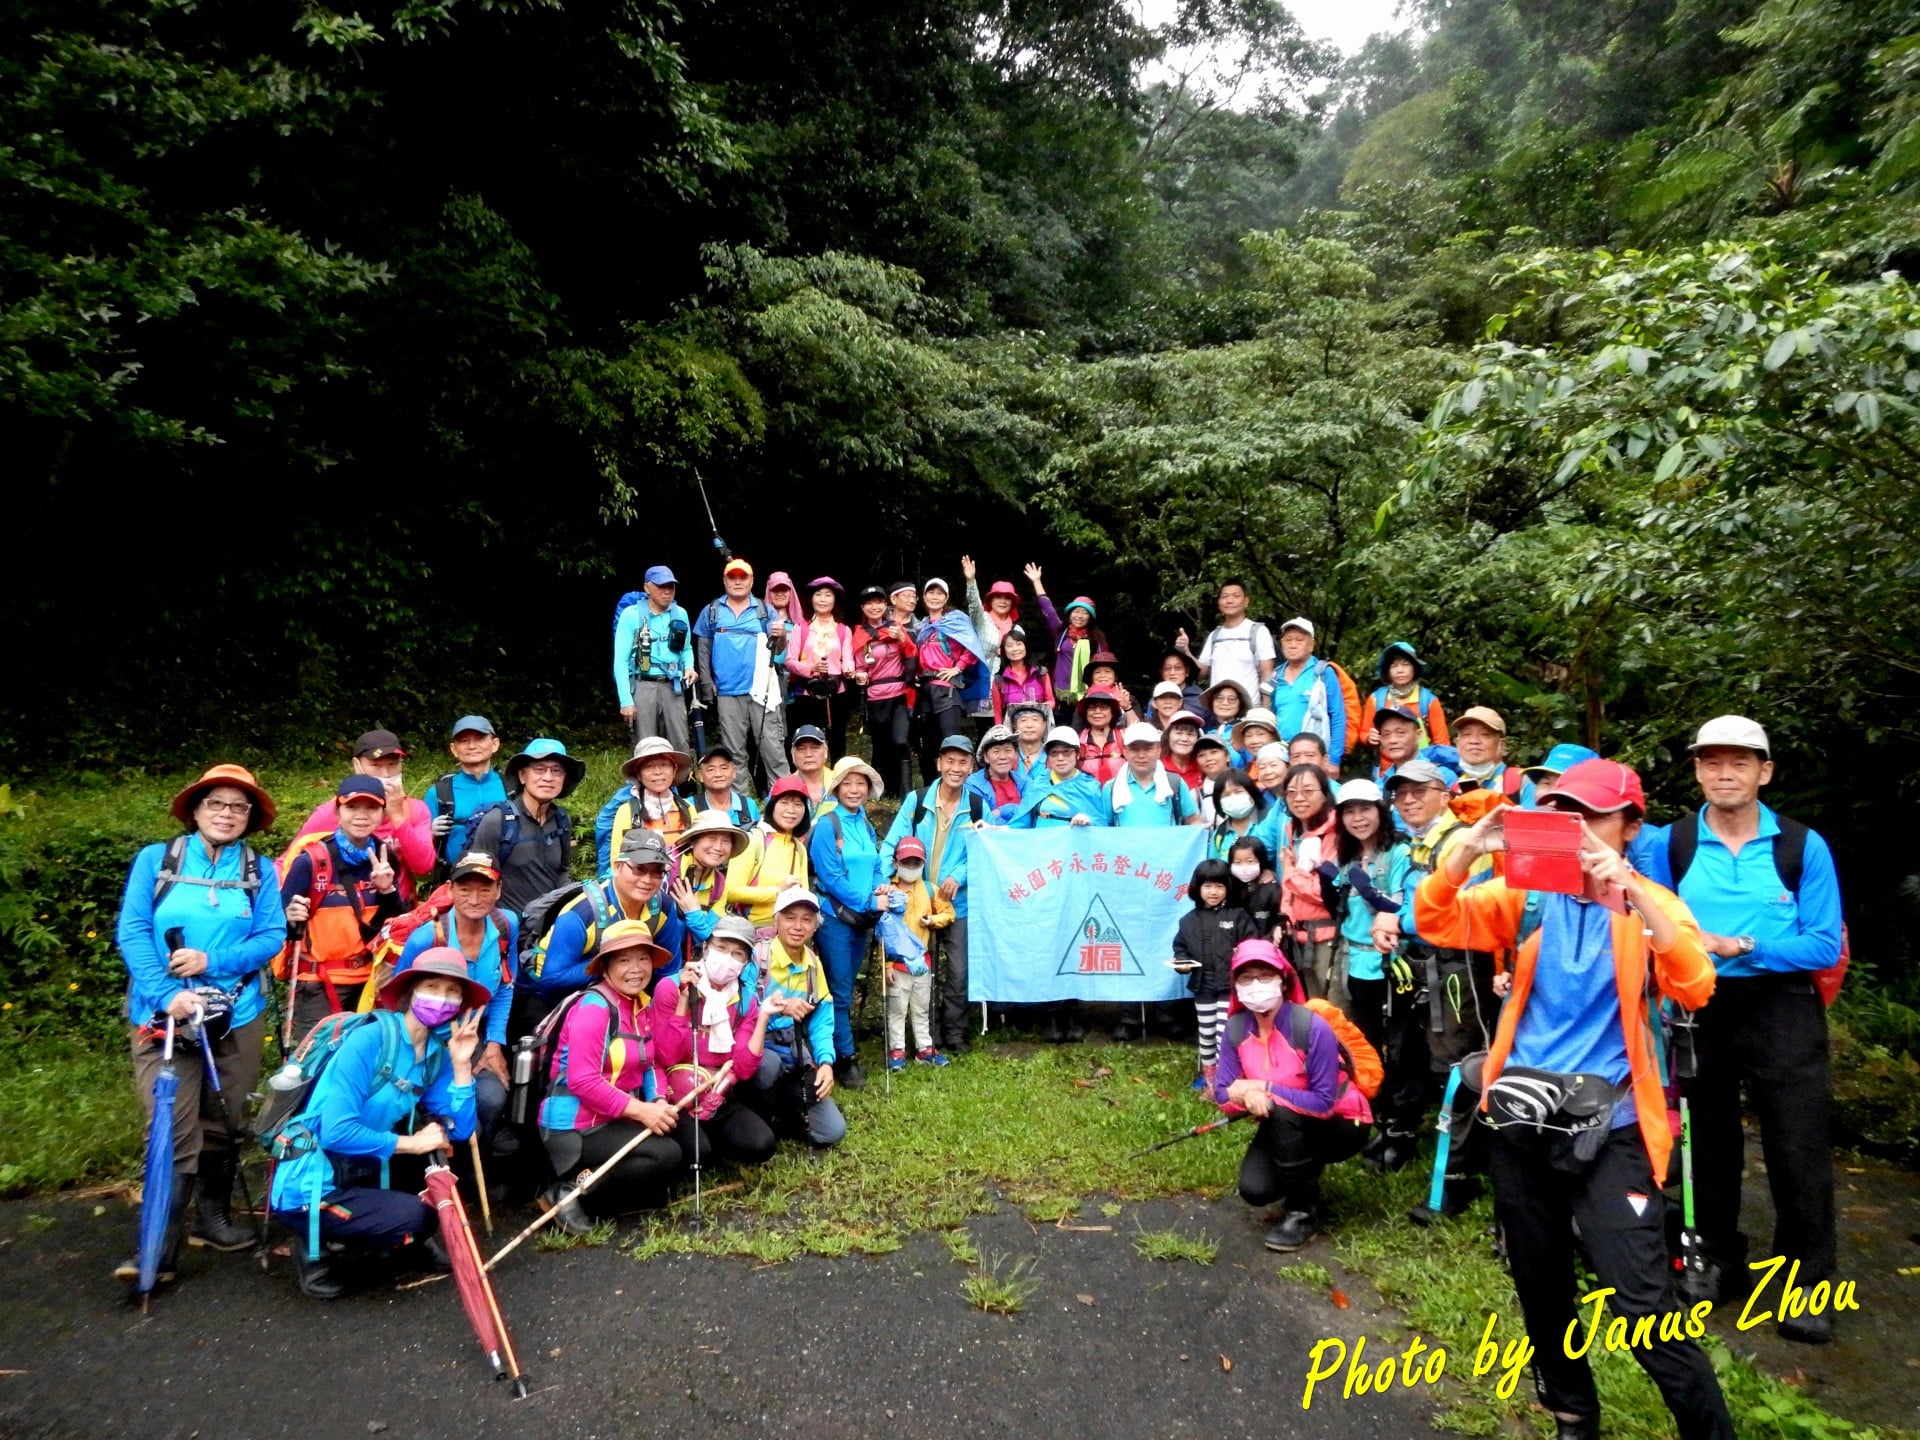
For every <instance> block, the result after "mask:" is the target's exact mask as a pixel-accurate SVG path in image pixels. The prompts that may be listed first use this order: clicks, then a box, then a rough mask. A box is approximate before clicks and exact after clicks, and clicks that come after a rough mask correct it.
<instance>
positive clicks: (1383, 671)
mask: <svg viewBox="0 0 1920 1440" xmlns="http://www.w3.org/2000/svg"><path fill="white" fill-rule="evenodd" d="M1396 655H1404V656H1405V657H1406V658H1407V659H1408V660H1409V661H1411V662H1412V663H1413V678H1414V679H1415V680H1418V679H1419V678H1420V672H1421V671H1422V670H1424V669H1425V668H1426V667H1425V666H1424V665H1422V664H1421V663H1420V657H1419V656H1418V655H1417V654H1415V653H1414V649H1413V646H1411V645H1409V644H1408V643H1407V642H1406V641H1404V640H1389V641H1388V642H1387V648H1386V649H1384V650H1382V651H1381V652H1380V664H1379V665H1378V666H1377V667H1375V669H1374V676H1375V678H1376V679H1378V680H1379V681H1380V683H1381V684H1382V685H1385V684H1387V683H1388V680H1387V667H1388V666H1389V665H1391V664H1392V663H1393V657H1394V656H1396Z"/></svg>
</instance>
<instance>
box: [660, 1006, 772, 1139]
mask: <svg viewBox="0 0 1920 1440" xmlns="http://www.w3.org/2000/svg"><path fill="white" fill-rule="evenodd" d="M687 1003H688V1004H689V1005H693V1004H696V1003H698V1002H697V1001H693V1000H689V1001H688V1002H687ZM679 1004H680V987H679V986H678V985H677V984H676V983H675V982H674V981H672V980H662V981H661V982H660V983H659V984H658V985H656V986H655V987H654V990H653V1009H654V1013H655V1019H654V1022H653V1043H654V1048H655V1052H656V1059H657V1063H658V1064H659V1066H660V1068H661V1069H662V1070H668V1069H671V1068H672V1067H673V1066H675V1065H685V1064H687V1063H688V1062H689V1061H691V1060H693V1053H694V1037H695V1035H696V1033H697V1034H698V1036H699V1046H700V1058H699V1060H698V1062H697V1063H698V1064H699V1065H700V1067H701V1068H702V1069H703V1070H715V1069H718V1068H719V1067H720V1066H722V1065H724V1064H726V1062H727V1061H729V1060H731V1061H732V1062H733V1073H734V1074H735V1075H738V1076H740V1077H741V1079H742V1081H743V1082H744V1081H746V1080H751V1079H752V1078H753V1075H754V1072H755V1071H757V1070H758V1069H759V1068H760V1051H758V1050H756V1049H754V1048H753V1031H754V1027H755V1026H756V1025H757V1024H758V1023H759V1017H758V1011H759V1002H758V1001H756V1000H754V999H752V998H751V997H749V998H748V1001H747V1011H746V1014H745V1015H742V1014H741V1013H740V1010H739V1007H738V1006H736V1007H735V1008H734V1012H733V1049H732V1051H731V1052H729V1053H727V1054H722V1053H721V1052H720V1051H718V1050H715V1049H714V1048H713V1047H712V1046H711V1045H709V1044H708V1043H707V1034H706V1032H705V1031H704V1030H697V1027H696V1026H695V1025H694V1023H693V1016H692V1015H690V1014H689V1015H676V1014H674V1013H673V1012H674V1010H675V1009H676V1008H677V1007H678V1005H679ZM715 1108H718V1107H717V1105H716V1107H715ZM700 1113H701V1115H702V1116H703V1117H704V1116H705V1115H706V1114H707V1113H708V1111H706V1110H705V1109H703V1110H702V1111H701V1112H700Z"/></svg>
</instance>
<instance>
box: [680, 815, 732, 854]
mask: <svg viewBox="0 0 1920 1440" xmlns="http://www.w3.org/2000/svg"><path fill="white" fill-rule="evenodd" d="M702 835H725V836H726V837H727V838H728V840H730V841H731V842H732V844H733V853H732V854H731V855H729V856H728V857H727V858H728V859H729V860H732V859H735V858H737V857H738V856H739V855H740V853H741V852H742V851H744V850H745V849H746V848H747V845H748V843H749V842H748V839H747V832H746V831H744V830H742V829H741V828H740V827H739V826H738V825H736V824H734V823H733V820H732V817H730V816H729V815H728V814H727V812H726V811H724V810H702V811H701V812H700V813H699V814H697V815H695V816H694V817H693V823H692V824H691V825H689V826H687V828H686V829H684V830H682V831H681V832H680V835H679V839H678V840H677V842H676V843H677V844H678V845H679V847H680V851H681V853H682V854H686V853H689V852H688V847H689V846H691V845H692V844H693V842H694V841H696V840H698V839H699V838H700V837H701V836H702Z"/></svg>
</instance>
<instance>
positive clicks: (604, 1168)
mask: <svg viewBox="0 0 1920 1440" xmlns="http://www.w3.org/2000/svg"><path fill="white" fill-rule="evenodd" d="M732 1078H733V1062H732V1061H731V1060H729V1061H727V1063H726V1064H724V1065H722V1066H721V1067H720V1068H719V1069H718V1070H716V1071H714V1072H713V1074H711V1075H709V1076H708V1077H707V1078H706V1079H705V1080H702V1081H701V1082H700V1083H699V1084H698V1085H696V1086H694V1087H693V1089H691V1090H689V1091H688V1092H687V1093H686V1094H685V1095H683V1096H681V1097H680V1099H679V1101H678V1102H677V1103H676V1104H675V1105H674V1107H673V1108H674V1109H675V1110H676V1111H679V1112H680V1113H682V1114H684V1113H685V1112H686V1109H687V1107H688V1106H689V1105H691V1104H693V1102H694V1101H695V1100H697V1099H699V1098H700V1096H702V1095H703V1094H705V1093H706V1092H707V1091H709V1090H711V1089H713V1088H714V1087H715V1086H716V1085H719V1084H720V1083H721V1082H723V1081H725V1080H730V1079H732ZM652 1135H653V1132H652V1131H651V1130H642V1131H641V1132H640V1133H639V1134H638V1135H636V1136H634V1137H633V1139H631V1140H629V1141H628V1142H627V1143H626V1144H624V1145H622V1146H621V1147H620V1148H619V1149H618V1150H616V1151H614V1152H613V1154H611V1155H609V1156H608V1157H607V1158H606V1159H605V1160H604V1161H603V1162H602V1163H600V1164H599V1165H596V1166H594V1168H593V1169H591V1170H582V1171H581V1172H580V1174H579V1175H578V1176H577V1177H575V1180H574V1185H573V1189H571V1190H569V1191H568V1192H567V1193H566V1194H565V1195H562V1196H561V1197H560V1200H559V1203H557V1204H556V1205H555V1206H554V1207H553V1208H552V1209H551V1210H549V1211H547V1212H546V1213H545V1214H544V1215H542V1216H541V1217H540V1218H539V1219H538V1220H535V1221H534V1222H533V1223H532V1224H531V1225H529V1226H527V1228H526V1229H524V1230H522V1231H521V1232H520V1233H519V1234H518V1235H516V1236H514V1237H513V1238H512V1239H511V1240H509V1241H507V1243H506V1244H504V1245H502V1246H501V1247H500V1248H499V1249H498V1250H496V1251H494V1252H493V1258H492V1259H491V1260H489V1261H487V1263H486V1264H485V1265H483V1266H481V1267H480V1268H481V1269H482V1270H491V1269H493V1267H494V1266H496V1265H498V1264H499V1263H500V1262H501V1261H502V1260H504V1259H506V1257H507V1256H509V1255H511V1254H512V1253H513V1252H514V1251H515V1250H516V1249H518V1248H519V1246H520V1245H521V1243H522V1242H523V1241H526V1240H530V1239H532V1238H533V1236H535V1235H536V1234H538V1233H539V1232H540V1231H541V1230H542V1229H544V1228H545V1227H546V1226H547V1225H548V1223H550V1222H551V1221H552V1220H553V1219H554V1217H555V1216H557V1215H559V1213H560V1212H561V1211H562V1210H563V1209H565V1208H566V1207H567V1205H568V1204H570V1203H571V1202H572V1201H575V1200H578V1199H579V1198H580V1197H581V1196H582V1195H584V1194H586V1193H587V1191H589V1190H591V1189H592V1188H593V1187H594V1183H595V1182H596V1181H598V1180H599V1178H600V1177H601V1176H602V1175H605V1174H606V1173H607V1172H608V1171H610V1170H612V1169H613V1167H614V1166H616V1165H618V1164H619V1163H620V1162H621V1161H622V1160H624V1159H626V1158H627V1156H628V1155H629V1154H631V1153H632V1152H633V1151H634V1149H635V1148H636V1147H638V1146H639V1145H640V1144H641V1142H642V1141H645V1140H647V1139H649V1138H650V1137H651V1136H652Z"/></svg>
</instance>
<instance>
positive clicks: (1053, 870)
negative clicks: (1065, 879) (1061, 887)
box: [1047, 857, 1078, 880]
mask: <svg viewBox="0 0 1920 1440" xmlns="http://www.w3.org/2000/svg"><path fill="white" fill-rule="evenodd" d="M1075 858H1078V857H1075ZM1064 868H1065V867H1064V866H1063V865H1061V863H1060V862H1059V861H1058V860H1049V861H1048V862H1047V873H1048V874H1049V875H1051V876H1053V878H1054V879H1056V880H1058V879H1059V878H1060V872H1061V870H1063V869H1064Z"/></svg>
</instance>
